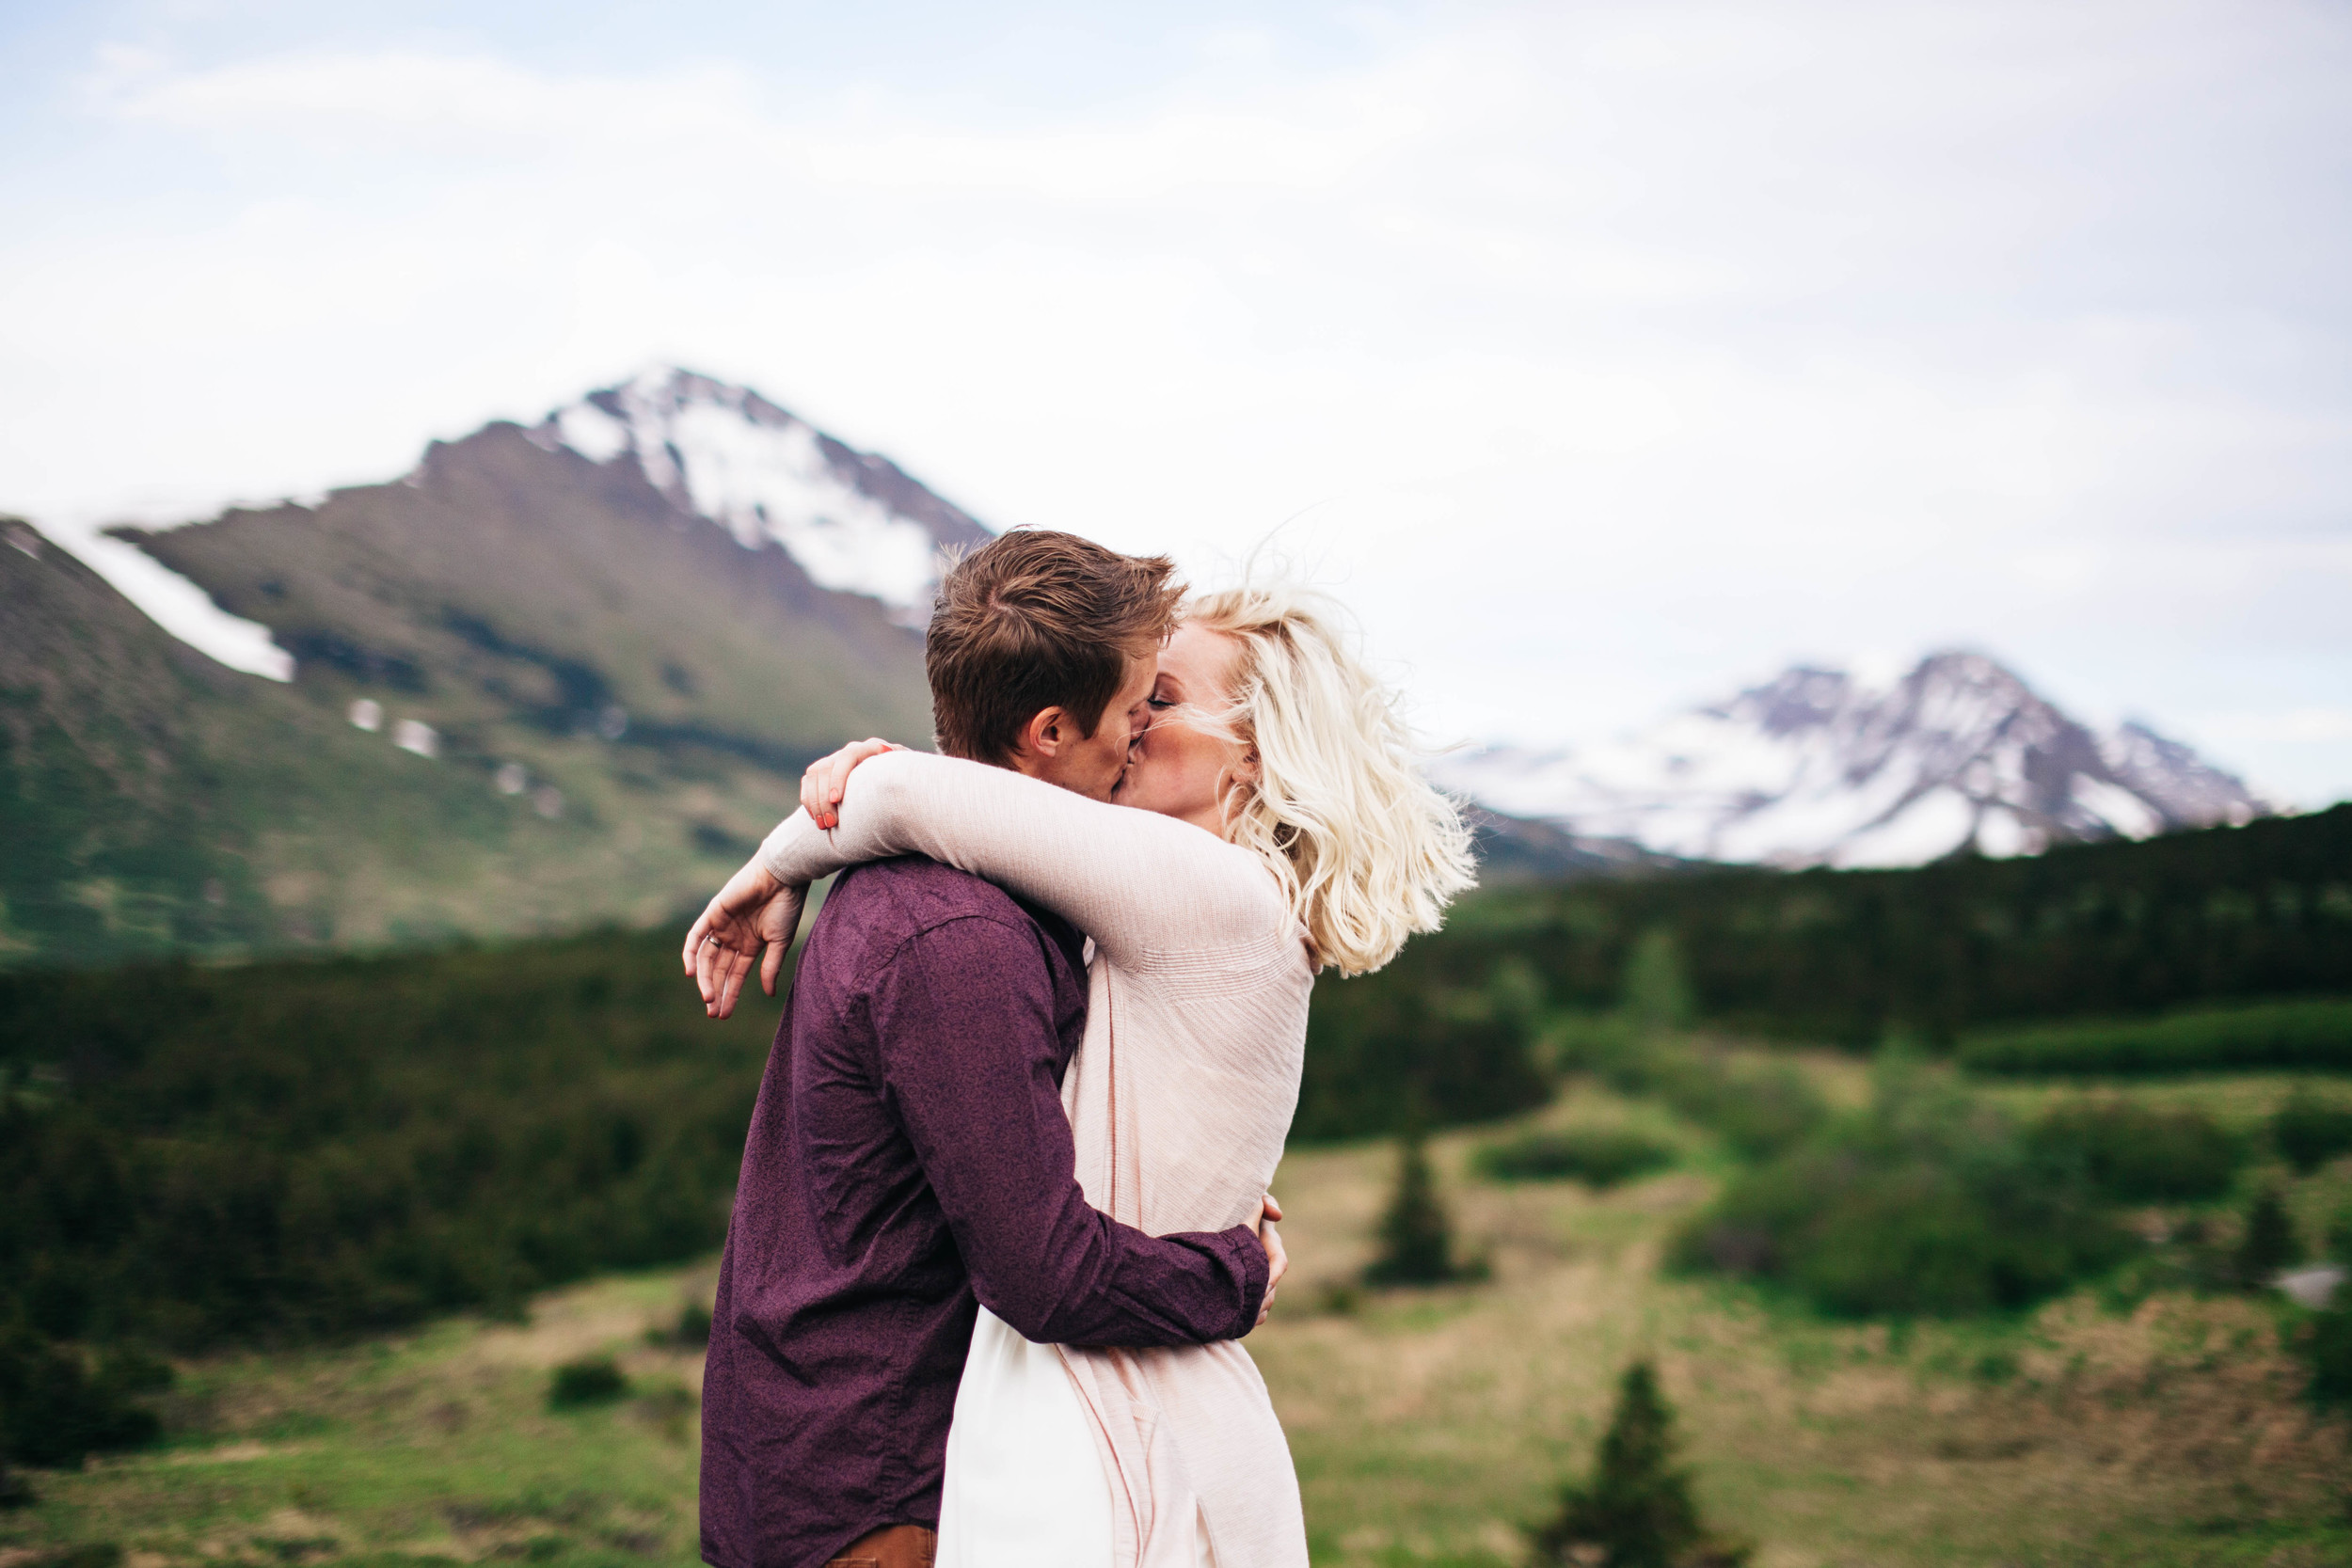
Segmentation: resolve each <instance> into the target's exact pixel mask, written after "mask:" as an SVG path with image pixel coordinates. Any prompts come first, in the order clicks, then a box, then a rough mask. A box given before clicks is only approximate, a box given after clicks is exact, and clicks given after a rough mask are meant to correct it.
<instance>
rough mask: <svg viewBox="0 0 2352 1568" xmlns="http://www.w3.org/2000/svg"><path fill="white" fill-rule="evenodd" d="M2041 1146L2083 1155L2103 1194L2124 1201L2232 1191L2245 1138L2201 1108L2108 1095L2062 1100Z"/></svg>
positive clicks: (2041, 1132) (2037, 1142)
mask: <svg viewBox="0 0 2352 1568" xmlns="http://www.w3.org/2000/svg"><path fill="white" fill-rule="evenodd" d="M2030 1137H2031V1142H2032V1144H2033V1146H2034V1147H2035V1148H2037V1149H2038V1150H2039V1151H2041V1152H2042V1153H2043V1154H2045V1155H2048V1156H2051V1157H2053V1158H2055V1159H2058V1160H2061V1161H2063V1160H2075V1161H2079V1162H2080V1163H2081V1164H2082V1168H2083V1170H2084V1173H2085V1174H2086V1175H2087V1176H2089V1178H2090V1183H2091V1185H2092V1186H2093V1187H2094V1188H2096V1189H2097V1190H2098V1192H2099V1194H2100V1196H2103V1197H2106V1198H2108V1199H2111V1200H2113V1201H2115V1202H2118V1203H2193V1202H2197V1201H2200V1200H2202V1199H2206V1198H2214V1197H2219V1196H2221V1195H2222V1194H2224V1193H2226V1192H2228V1191H2229V1190H2230V1183H2231V1181H2232V1180H2233V1179H2234V1178H2235V1177H2236V1175H2237V1170H2238V1166H2239V1165H2240V1164H2243V1163H2244V1161H2245V1156H2246V1149H2245V1145H2244V1143H2243V1142H2242V1141H2241V1140H2240V1139H2238V1138H2235V1137H2233V1136H2232V1135H2231V1134H2230V1132H2228V1131H2227V1130H2225V1129H2224V1128H2222V1127H2221V1126H2219V1125H2218V1124H2217V1123H2216V1122H2215V1121H2214V1119H2213V1118H2212V1117H2209V1116H2206V1115H2205V1114H2204V1113H2203V1112H2201V1111H2197V1110H2192V1109H2186V1108H2183V1109H2174V1110H2166V1109H2158V1108H2156V1107H2153V1106H2148V1105H2142V1104H2139V1103H2137V1101H2131V1100H2127V1099H2123V1098H2122V1097H2120V1096H2112V1095H2106V1096H2100V1097H2098V1098H2095V1099H2086V1100H2076V1101H2071V1102H2068V1103H2064V1104H2060V1105H2058V1106H2056V1107H2054V1108H2052V1109H2051V1110H2050V1111H2049V1112H2048V1113H2046V1114H2045V1115H2044V1116H2043V1117H2042V1120H2041V1121H2040V1122H2039V1123H2037V1124H2036V1125H2035V1127H2034V1129H2033V1131H2032V1133H2031V1135H2030Z"/></svg>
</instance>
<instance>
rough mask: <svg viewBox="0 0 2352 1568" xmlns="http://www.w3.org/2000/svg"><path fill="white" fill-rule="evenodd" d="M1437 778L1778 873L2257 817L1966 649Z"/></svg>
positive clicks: (2160, 753)
mask: <svg viewBox="0 0 2352 1568" xmlns="http://www.w3.org/2000/svg"><path fill="white" fill-rule="evenodd" d="M1445 772H1446V774H1447V780H1448V782H1449V783H1450V784H1453V785H1454V787H1455V788H1458V789H1460V790H1462V791H1463V792H1464V793H1466V794H1469V795H1470V796H1472V797H1473V798H1475V799H1476V800H1479V801H1480V802H1481V803H1482V804H1485V805H1487V806H1490V807H1492V808H1493V809H1495V810H1497V811H1501V812H1507V813H1510V814H1511V815H1513V816H1524V817H1533V818H1535V819H1537V820H1540V821H1546V822H1550V823H1553V824H1555V825H1557V826H1560V827H1562V828H1564V829H1567V830H1569V831H1571V832H1575V833H1578V834H1580V835H1584V836H1587V837H1614V838H1623V839H1626V840H1628V841H1629V842H1631V843H1634V844H1637V845H1639V846H1641V847H1644V848H1645V849H1649V850H1653V851H1656V852H1660V853H1664V854H1672V855H1679V856H1684V857H1688V858H1692V859H1703V860H1724V861H1740V862H1760V863H1769V864H1777V865H1847V866H1861V865H1906V864H1916V863H1921V862H1924V861H1929V860H1933V859H1935V858H1937V857H1939V856H1941V855H1947V854H1951V853H1954V852H1955V851H1959V850H1963V849H1974V850H1976V851H1978V852H1980V853H1983V854H1989V855H2014V854H2030V853H2033V852H2035V851H2038V850H2040V849H2042V848H2043V847H2047V846H2049V845H2052V844H2058V843H2067V842H2074V841H2080V840H2085V839H2094V838H2108V837H2115V836H2119V835H2120V836H2122V837H2127V838H2141V837H2146V836H2147V835H2149V834H2151V833H2156V832H2168V831H2169V830H2172V829H2177V828H2190V827H2206V826H2210V825H2212V824H2215V823H2220V822H2232V823H2236V822H2245V821H2247V820H2249V819H2250V818H2252V817H2254V816H2261V815H2265V814H2266V813H2268V812H2269V811H2270V810H2271V809H2272V808H2271V807H2270V806H2269V805H2268V804H2267V803H2266V802H2265V801H2264V800H2261V799H2259V798H2258V797H2256V796H2255V795H2254V794H2253V793H2252V792H2251V791H2250V790H2249V789H2248V788H2247V786H2246V784H2244V782H2243V781H2241V780H2239V779H2237V778H2235V777H2234V776H2233V775H2231V774H2229V773H2226V772H2224V771H2222V770H2221V769H2219V768H2215V767H2213V766H2211V765H2210V764H2208V763H2206V762H2204V761H2202V760H2201V759H2200V758H2199V757H2198V756H2197V754H2196V753H2195V752H2193V751H2191V750H2190V749H2189V748H2188V747H2187V746H2185V745H2183V744H2181V743H2180V742H2178V741H2174V740H2169V739H2166V738H2165V737H2164V736H2160V735H2158V734H2157V733H2156V732H2155V731H2153V729H2151V728H2149V727H2148V726H2147V725H2145V724H2142V723H2137V722H2134V723H2129V724H2125V725H2123V726H2122V727H2121V728H2119V729H2118V730H2116V731H2114V732H2113V733H2112V734H2109V735H2106V736H2100V735H2096V734H2094V733H2093V732H2092V731H2091V730H2090V729H2089V728H2088V727H2087V726H2085V725H2083V724H2082V723H2080V722H2078V721H2075V720H2074V719H2071V718H2069V717H2068V716H2067V715H2065V714H2064V713H2062V712H2060V711H2059V710H2058V707H2057V706H2055V705H2053V704H2051V703H2050V702H2048V701H2047V700H2046V699H2044V698H2043V697H2042V696H2041V695H2039V694H2038V693H2037V692H2035V691H2034V690H2033V689H2032V688H2031V686H2029V685H2028V684H2027V683H2026V680H2025V679H2024V678H2023V677H2022V676H2020V675H2019V674H2017V673H2016V672H2014V671H2012V670H2010V668H2009V667H2008V666H2006V665H2004V664H2003V663H2001V662H2000V660H1998V659H1997V658H1994V657H1992V656H1991V655H1989V654H1986V653H1983V652H1980V651H1977V650H1972V649H1945V650H1940V651H1937V652H1934V653H1931V654H1929V655H1927V656H1926V657H1923V658H1921V659H1920V660H1919V662H1918V663H1917V664H1915V665H1914V666H1913V667H1912V669H1911V670H1910V671H1909V672H1908V673H1905V674H1903V675H1902V676H1901V677H1900V678H1899V679H1898V680H1896V681H1894V682H1893V683H1892V684H1891V685H1884V684H1880V683H1875V682H1869V681H1865V680H1863V679H1861V678H1860V677H1857V676H1856V675H1854V674H1852V673H1849V672H1847V671H1844V670H1837V669H1826V668H1822V667H1820V666H1815V665H1798V666H1795V667H1793V668H1791V669H1788V670H1786V671H1784V672H1782V673H1780V674H1778V675H1776V676H1774V677H1773V678H1772V679H1771V680H1769V681H1767V682H1765V683H1763V684H1762V685H1759V686H1755V687H1751V688H1749V689H1746V690H1744V691H1742V692H1740V694H1739V695H1737V696H1735V697H1733V698H1731V699H1729V700H1728V701H1725V702H1722V703H1715V704H1708V705H1703V706H1701V707H1698V708H1696V709H1693V710H1692V711H1691V712H1688V713H1685V714H1682V715H1680V716H1678V717H1676V718H1673V719H1669V720H1667V721H1664V722H1663V723H1661V724H1659V725H1657V726H1655V727H1653V728H1652V729H1650V730H1648V731H1645V732H1644V733H1642V734H1641V735H1638V736H1634V737H1632V738H1630V739H1628V740H1624V741H1620V742H1616V743H1613V744H1612V745H1608V746H1602V747H1596V748H1592V749H1590V750H1588V751H1584V752H1549V753H1542V752H1523V751H1514V750H1508V749H1493V750H1488V751H1485V752H1475V753H1472V754H1470V755H1468V756H1465V757H1462V758H1460V759H1457V760H1456V761H1454V763H1453V764H1451V765H1450V766H1449V767H1448V768H1446V769H1445Z"/></svg>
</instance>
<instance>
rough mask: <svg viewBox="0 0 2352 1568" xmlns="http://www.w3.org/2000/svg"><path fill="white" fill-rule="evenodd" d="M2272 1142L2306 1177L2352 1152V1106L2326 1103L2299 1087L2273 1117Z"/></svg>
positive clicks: (2300, 1085)
mask: <svg viewBox="0 0 2352 1568" xmlns="http://www.w3.org/2000/svg"><path fill="white" fill-rule="evenodd" d="M2270 1141H2271V1143H2272V1145H2273V1146H2274V1147H2276V1148H2277V1149H2278V1150H2279V1155H2280V1158H2281V1159H2283V1160H2285V1161H2286V1163H2287V1164H2290V1165H2293V1166H2294V1167H2295V1168H2296V1171H2297V1172H2298V1173H2299V1174H2301V1175H2304V1176H2309V1175H2311V1173H2312V1172H2313V1171H2315V1170H2317V1169H2318V1168H2319V1167H2320V1166H2322V1165H2324V1164H2327V1163H2328V1161H2330V1160H2332V1159H2334V1158H2335V1157H2336V1156H2337V1155H2339V1154H2342V1153H2344V1152H2346V1151H2347V1150H2352V1103H2347V1102H2346V1101H2342V1100H2336V1099H2323V1098H2321V1097H2320V1096H2319V1095H2316V1094H2314V1093H2312V1088H2311V1085H2308V1084H2297V1085H2295V1089H2294V1092H2293V1093H2291V1094H2289V1095H2288V1096H2287V1098H2286V1102H2285V1103H2284V1104H2282V1105H2280V1107H2279V1109H2278V1110H2277V1111H2276V1112H2275V1113H2273V1114H2272V1116H2271V1118H2270Z"/></svg>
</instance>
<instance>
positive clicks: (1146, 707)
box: [1013, 651, 1159, 800]
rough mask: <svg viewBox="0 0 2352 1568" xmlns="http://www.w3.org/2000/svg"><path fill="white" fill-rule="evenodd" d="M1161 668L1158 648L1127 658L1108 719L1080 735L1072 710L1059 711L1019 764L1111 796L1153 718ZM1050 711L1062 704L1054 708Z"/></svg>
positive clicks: (1054, 780)
mask: <svg viewBox="0 0 2352 1568" xmlns="http://www.w3.org/2000/svg"><path fill="white" fill-rule="evenodd" d="M1158 673H1159V656H1158V654H1157V652H1156V651H1155V652H1153V653H1149V654H1145V655H1144V656H1142V657H1139V658H1138V657H1130V658H1129V659H1128V660H1127V673H1126V674H1125V676H1124V677H1123V678H1122V679H1121V680H1120V683H1119V689H1118V690H1117V691H1116V692H1114V693H1112V695H1111V700H1110V702H1109V704H1108V705H1105V706H1104V709H1103V720H1102V722H1100V723H1098V724H1096V725H1095V726H1094V733H1093V734H1092V735H1090V736H1087V735H1080V734H1079V733H1078V726H1077V724H1076V723H1075V722H1074V721H1072V719H1071V718H1070V716H1069V715H1068V714H1067V713H1058V714H1057V717H1056V718H1055V720H1054V721H1053V722H1052V723H1050V724H1049V725H1048V726H1047V727H1046V729H1045V730H1044V732H1043V733H1042V734H1041V735H1040V736H1038V746H1037V748H1036V749H1035V750H1027V749H1025V750H1024V751H1023V752H1021V754H1019V755H1018V756H1016V757H1014V759H1013V766H1014V767H1015V768H1018V769H1019V770H1020V771H1022V772H1024V773H1026V774H1028V775H1029V776H1030V777H1031V778H1036V779H1043V780H1044V781H1045V782H1046V783H1047V784H1059V785H1060V786H1061V787H1062V788H1064V789H1067V790H1071V791H1073V792H1074V793H1076V794H1079V795H1083V796H1085V797H1087V798H1088V799H1089V800H1109V799H1110V798H1111V791H1112V790H1114V789H1116V788H1118V787H1119V776H1120V773H1122V772H1124V771H1125V770H1126V767H1127V748H1128V747H1129V746H1130V745H1131V744H1133V743H1134V741H1135V738H1136V736H1139V735H1141V734H1142V733H1143V732H1144V730H1145V729H1146V728H1147V727H1149V725H1150V724H1151V721H1152V709H1151V705H1150V699H1151V696H1152V681H1153V680H1154V679H1155V678H1156V677H1157V675H1158ZM1048 712H1049V713H1051V712H1056V710H1052V709H1049V710H1048Z"/></svg>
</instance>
